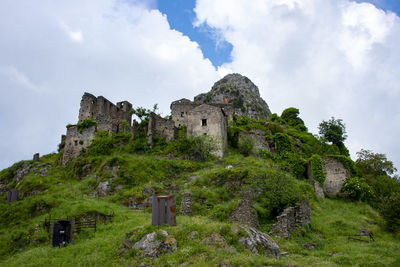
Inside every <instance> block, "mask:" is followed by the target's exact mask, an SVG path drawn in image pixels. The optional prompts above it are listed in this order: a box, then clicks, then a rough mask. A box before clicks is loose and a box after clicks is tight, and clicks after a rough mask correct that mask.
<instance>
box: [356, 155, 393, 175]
mask: <svg viewBox="0 0 400 267" xmlns="http://www.w3.org/2000/svg"><path fill="white" fill-rule="evenodd" d="M356 165H357V167H358V169H359V170H360V171H361V172H362V173H363V174H373V175H392V174H394V173H395V172H396V171H397V169H396V168H395V167H394V165H393V162H392V161H390V160H388V159H387V158H386V155H385V154H380V153H373V152H372V151H371V150H365V149H361V151H359V152H357V160H356Z"/></svg>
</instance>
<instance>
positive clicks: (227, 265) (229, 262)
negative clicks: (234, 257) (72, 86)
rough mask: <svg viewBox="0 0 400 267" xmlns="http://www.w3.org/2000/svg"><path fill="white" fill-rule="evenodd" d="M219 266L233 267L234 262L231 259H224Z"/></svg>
mask: <svg viewBox="0 0 400 267" xmlns="http://www.w3.org/2000/svg"><path fill="white" fill-rule="evenodd" d="M218 266H219V267H232V262H231V261H230V260H223V261H221V262H220V264H219V265H218Z"/></svg>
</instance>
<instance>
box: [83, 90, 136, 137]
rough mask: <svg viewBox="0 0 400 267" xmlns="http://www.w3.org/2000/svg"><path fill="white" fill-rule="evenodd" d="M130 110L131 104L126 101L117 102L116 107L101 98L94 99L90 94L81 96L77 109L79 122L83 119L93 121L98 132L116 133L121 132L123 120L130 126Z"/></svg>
mask: <svg viewBox="0 0 400 267" xmlns="http://www.w3.org/2000/svg"><path fill="white" fill-rule="evenodd" d="M131 109H132V104H131V103H129V102H128V101H122V102H118V103H117V105H114V104H113V103H111V102H110V101H109V100H107V99H106V98H104V97H103V96H99V97H95V96H94V95H92V94H89V93H85V94H84V95H83V96H82V100H81V107H80V109H79V122H82V121H84V120H85V119H93V120H95V121H96V122H97V124H98V125H97V129H98V130H107V131H109V132H114V133H116V132H119V131H121V129H120V128H121V122H122V121H123V120H125V121H126V122H127V123H128V125H129V126H131V121H132V114H131V113H130V111H131Z"/></svg>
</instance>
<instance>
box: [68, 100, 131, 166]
mask: <svg viewBox="0 0 400 267" xmlns="http://www.w3.org/2000/svg"><path fill="white" fill-rule="evenodd" d="M131 110H132V104H131V103H129V102H128V101H122V102H118V103H117V104H116V105H114V104H113V103H111V102H110V101H109V100H107V99H106V98H104V97H103V96H99V97H95V96H94V95H92V94H89V93H84V95H83V96H82V100H81V106H80V109H79V121H78V122H83V121H84V120H85V119H92V120H95V121H96V122H97V127H95V126H91V127H89V128H86V129H83V130H82V132H79V131H78V128H77V125H72V126H69V127H68V128H67V134H66V136H65V139H64V140H65V146H64V153H63V159H62V162H63V164H65V163H66V162H67V161H68V160H70V159H71V158H74V157H76V156H78V155H79V153H80V152H81V150H82V149H84V148H86V147H87V146H88V145H89V144H90V141H91V140H92V139H93V137H94V135H95V133H96V131H97V130H106V131H108V132H110V133H117V132H121V131H122V125H121V124H122V121H126V122H127V124H128V126H129V128H131V123H132V114H131V112H130V111H131ZM129 130H131V129H129Z"/></svg>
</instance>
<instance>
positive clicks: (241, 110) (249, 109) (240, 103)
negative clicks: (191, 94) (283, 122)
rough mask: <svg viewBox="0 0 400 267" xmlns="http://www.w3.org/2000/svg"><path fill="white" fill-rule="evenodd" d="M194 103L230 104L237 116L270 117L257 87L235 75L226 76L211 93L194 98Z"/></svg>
mask: <svg viewBox="0 0 400 267" xmlns="http://www.w3.org/2000/svg"><path fill="white" fill-rule="evenodd" d="M194 102H195V103H223V104H232V105H233V108H234V114H235V115H237V116H243V115H245V116H248V117H251V118H255V119H262V118H268V117H269V116H270V115H271V111H270V110H269V107H268V105H267V103H266V102H265V101H264V100H263V99H262V98H261V97H260V92H259V90H258V87H257V86H256V85H255V84H254V83H253V82H252V81H250V79H248V78H247V77H245V76H242V75H240V74H237V73H233V74H228V75H226V76H225V77H224V78H222V79H221V80H219V81H217V82H216V83H215V84H214V85H213V87H212V88H211V91H209V92H208V93H204V94H200V95H198V96H196V97H195V98H194Z"/></svg>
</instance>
